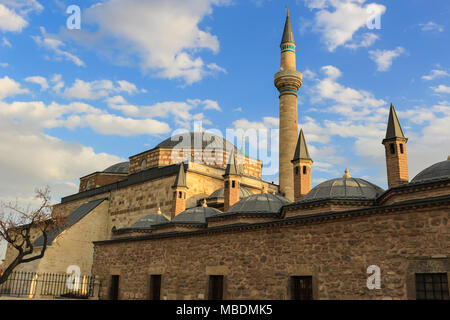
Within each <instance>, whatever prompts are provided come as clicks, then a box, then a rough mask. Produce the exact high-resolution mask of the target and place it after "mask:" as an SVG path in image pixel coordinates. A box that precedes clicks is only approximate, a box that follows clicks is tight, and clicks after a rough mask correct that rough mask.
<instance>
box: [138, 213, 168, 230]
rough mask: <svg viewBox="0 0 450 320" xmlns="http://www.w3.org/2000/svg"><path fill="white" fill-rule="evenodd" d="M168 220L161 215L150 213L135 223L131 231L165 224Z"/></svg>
mask: <svg viewBox="0 0 450 320" xmlns="http://www.w3.org/2000/svg"><path fill="white" fill-rule="evenodd" d="M167 222H169V220H167V218H166V217H164V216H163V215H162V214H158V213H152V214H149V215H147V216H145V217H142V218H140V219H139V220H138V221H136V222H135V223H134V224H133V225H132V226H131V228H133V229H141V228H142V229H145V228H150V227H151V226H154V225H157V224H162V223H167Z"/></svg>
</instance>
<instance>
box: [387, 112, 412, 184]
mask: <svg viewBox="0 0 450 320" xmlns="http://www.w3.org/2000/svg"><path fill="white" fill-rule="evenodd" d="M407 142H408V138H405V135H404V134H403V130H402V127H401V126H400V122H399V121H398V118H397V113H396V112H395V108H394V106H393V105H392V104H391V110H390V111H389V122H388V126H387V130H386V138H385V139H384V140H383V142H382V143H383V144H384V147H385V151H386V169H387V178H388V186H389V188H392V187H395V186H397V185H400V184H403V183H408V181H409V174H408V156H407V155H406V143H407Z"/></svg>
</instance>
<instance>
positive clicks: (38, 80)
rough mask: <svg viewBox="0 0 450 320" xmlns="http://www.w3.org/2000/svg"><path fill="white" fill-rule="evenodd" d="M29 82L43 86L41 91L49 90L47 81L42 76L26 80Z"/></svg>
mask: <svg viewBox="0 0 450 320" xmlns="http://www.w3.org/2000/svg"><path fill="white" fill-rule="evenodd" d="M25 81H27V82H31V83H36V84H38V85H40V86H41V91H43V90H47V89H48V88H49V85H48V82H47V79H45V78H44V77H40V76H34V77H28V78H26V79H25Z"/></svg>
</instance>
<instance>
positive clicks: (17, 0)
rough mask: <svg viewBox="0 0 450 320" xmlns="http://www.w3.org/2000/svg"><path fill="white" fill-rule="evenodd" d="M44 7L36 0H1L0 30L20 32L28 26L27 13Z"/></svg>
mask: <svg viewBox="0 0 450 320" xmlns="http://www.w3.org/2000/svg"><path fill="white" fill-rule="evenodd" d="M43 9H44V7H43V6H42V5H41V4H40V3H39V2H37V1H36V0H2V3H0V31H2V32H22V30H23V29H24V28H26V27H27V26H28V24H29V23H28V21H27V20H26V19H27V15H28V14H29V13H30V12H37V13H39V12H41V11H42V10H43Z"/></svg>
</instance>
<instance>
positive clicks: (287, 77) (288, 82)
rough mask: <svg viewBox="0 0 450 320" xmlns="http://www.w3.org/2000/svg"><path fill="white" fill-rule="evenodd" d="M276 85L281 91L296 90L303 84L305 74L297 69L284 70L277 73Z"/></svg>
mask: <svg viewBox="0 0 450 320" xmlns="http://www.w3.org/2000/svg"><path fill="white" fill-rule="evenodd" d="M274 82H275V87H277V89H278V91H280V93H283V91H290V92H292V91H295V92H297V91H298V89H300V87H301V86H302V84H303V76H302V74H301V73H300V72H298V71H296V70H282V71H279V72H277V73H276V74H275V81H274Z"/></svg>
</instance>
